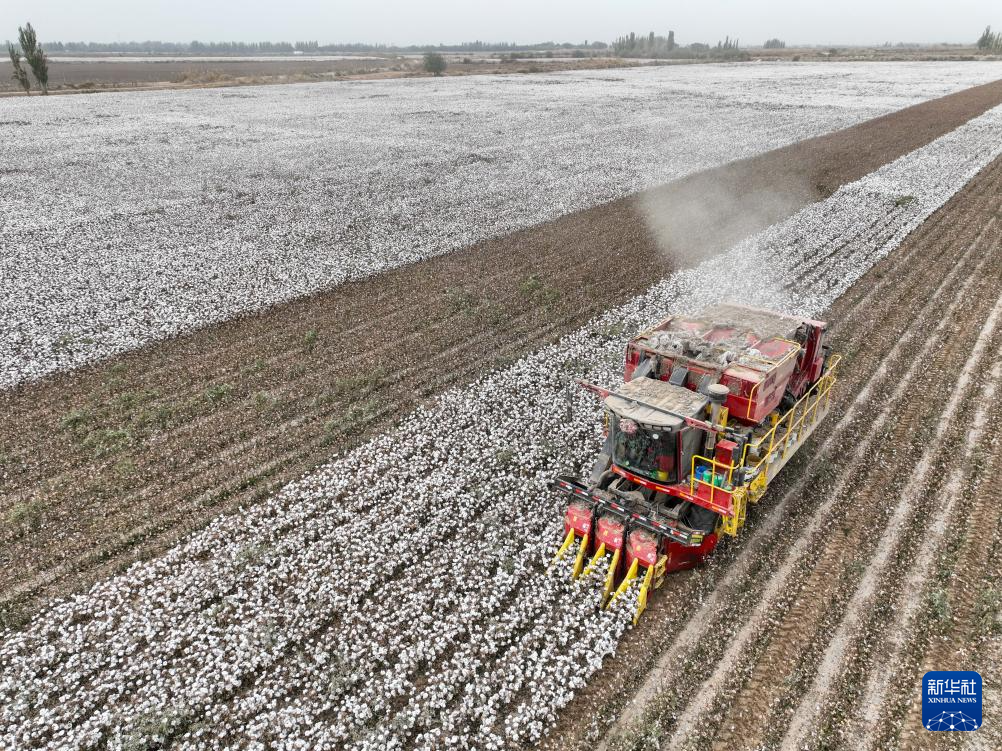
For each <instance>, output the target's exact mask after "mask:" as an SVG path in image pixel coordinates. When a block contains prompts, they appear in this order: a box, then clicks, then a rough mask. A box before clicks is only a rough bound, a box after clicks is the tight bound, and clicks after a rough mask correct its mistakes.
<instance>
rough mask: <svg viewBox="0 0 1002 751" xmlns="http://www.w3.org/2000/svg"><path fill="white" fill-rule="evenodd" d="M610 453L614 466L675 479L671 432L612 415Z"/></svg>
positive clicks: (648, 475)
mask: <svg viewBox="0 0 1002 751" xmlns="http://www.w3.org/2000/svg"><path fill="white" fill-rule="evenodd" d="M612 431H613V456H612V460H613V462H615V463H616V465H617V466H619V467H623V468H624V469H628V470H630V471H631V472H635V473H636V474H638V475H643V476H644V477H649V478H650V479H652V480H658V481H659V482H677V481H678V477H677V472H676V454H677V452H676V448H675V435H676V434H675V433H673V432H672V431H671V429H670V428H652V427H650V426H643V425H639V424H638V423H636V422H634V421H633V420H631V419H630V418H629V417H620V416H619V415H617V414H613V415H612Z"/></svg>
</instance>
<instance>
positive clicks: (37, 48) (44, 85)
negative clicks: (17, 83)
mask: <svg viewBox="0 0 1002 751" xmlns="http://www.w3.org/2000/svg"><path fill="white" fill-rule="evenodd" d="M17 34H18V40H19V41H20V42H21V51H22V52H23V53H24V59H25V60H27V61H28V67H30V68H31V72H32V75H34V76H35V81H37V82H38V86H39V88H40V89H41V90H42V93H43V94H48V93H49V58H47V57H46V56H45V50H43V49H42V45H40V44H39V43H38V36H37V35H36V34H35V29H34V28H32V26H31V24H30V23H28V24H25V25H24V26H21V27H18V30H17ZM16 75H17V74H16V73H15V76H16Z"/></svg>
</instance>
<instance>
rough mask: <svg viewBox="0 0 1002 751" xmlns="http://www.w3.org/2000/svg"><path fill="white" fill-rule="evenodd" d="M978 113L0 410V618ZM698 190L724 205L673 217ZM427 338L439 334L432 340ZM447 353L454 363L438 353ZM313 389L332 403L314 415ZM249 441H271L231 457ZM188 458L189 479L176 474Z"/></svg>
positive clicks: (846, 134) (354, 293)
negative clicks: (660, 220)
mask: <svg viewBox="0 0 1002 751" xmlns="http://www.w3.org/2000/svg"><path fill="white" fill-rule="evenodd" d="M1000 101H1002V83H993V84H988V85H985V86H981V87H976V88H973V89H969V90H967V91H964V92H960V93H958V94H954V95H951V96H948V97H944V98H942V99H938V100H934V101H931V102H927V103H924V104H921V105H917V106H915V107H911V108H908V109H906V110H902V111H900V112H897V113H894V114H892V115H888V116H885V117H881V118H877V119H875V120H872V121H869V122H867V123H863V124H861V125H859V126H856V127H854V128H850V129H847V130H845V131H841V132H838V133H834V134H831V135H829V136H824V137H821V138H815V139H810V140H808V141H804V142H802V143H799V144H794V145H792V146H789V147H786V148H784V149H779V150H777V151H774V152H770V153H769V154H766V155H762V156H759V157H755V158H752V159H748V160H743V161H741V162H736V163H733V164H730V165H726V166H725V167H722V168H719V169H716V170H710V171H708V172H705V173H700V174H698V175H693V176H691V177H689V178H685V179H683V180H680V181H678V182H677V183H673V184H672V185H670V186H667V187H666V188H663V189H658V190H655V191H651V192H649V193H648V194H645V195H643V196H639V197H635V198H632V199H627V200H622V201H616V202H613V203H610V204H607V205H604V206H599V207H596V208H594V209H590V210H587V211H582V212H577V213H575V214H571V215H569V216H566V217H564V218H562V219H559V220H557V221H554V222H550V223H547V224H544V225H541V226H538V227H535V228H531V229H528V230H525V231H522V232H518V233H515V234H513V235H510V236H508V237H505V238H499V239H496V240H491V241H488V242H484V243H480V244H479V245H476V246H473V247H471V248H468V249H465V250H462V251H459V252H456V253H453V254H449V255H445V256H441V257H439V258H435V259H432V260H429V261H426V262H422V263H417V264H413V265H411V266H408V267H406V268H401V269H397V270H395V271H391V272H388V273H385V274H380V275H379V276H377V277H373V278H372V279H368V280H365V281H361V282H356V283H352V284H348V285H344V286H343V287H341V288H338V289H335V290H332V291H330V292H325V293H321V294H317V295H313V296H311V297H309V298H306V299H303V300H298V301H295V302H292V303H289V304H286V305H280V306H276V307H275V308H273V309H270V310H268V311H266V312H264V313H262V314H260V315H254V316H248V317H246V318H241V319H239V320H235V321H230V322H228V323H224V324H221V325H218V326H214V327H211V328H209V329H205V330H203V331H200V332H196V333H195V334H192V335H191V336H186V337H181V338H178V339H176V340H172V341H168V342H163V343H160V344H156V345H154V346H151V347H149V348H147V349H144V350H141V351H137V352H134V353H130V354H128V355H124V356H121V357H117V358H114V359H112V360H109V361H107V362H104V363H100V364H96V365H93V366H88V367H86V368H82V369H80V370H78V371H74V372H70V373H64V374H60V375H57V376H54V377H52V378H49V379H46V380H44V381H42V382H39V383H35V384H30V385H25V386H23V387H19V388H17V389H14V390H12V391H8V392H4V393H3V394H0V409H2V411H3V413H4V414H5V416H6V417H7V419H5V420H4V421H3V424H2V426H0V462H2V466H0V496H2V497H3V498H4V501H3V502H0V505H2V508H0V511H3V512H4V513H5V514H6V513H9V512H10V511H11V509H12V508H13V507H14V506H15V505H16V506H18V508H19V509H20V510H27V511H28V513H29V516H30V517H31V518H32V519H33V520H34V521H33V522H32V524H31V525H30V526H31V529H27V530H24V529H18V530H13V531H11V530H10V529H9V528H8V530H7V531H6V532H4V533H3V547H2V552H0V572H2V573H0V602H3V603H4V605H3V608H4V609H5V613H6V615H4V620H5V621H6V622H8V623H11V624H16V623H17V622H19V621H21V620H23V618H25V617H26V616H27V615H28V614H30V613H31V612H33V611H34V609H35V608H37V606H38V605H39V604H40V603H41V602H43V601H44V600H45V599H46V598H48V597H49V596H52V595H58V594H61V593H66V592H71V591H74V590H77V589H79V588H81V587H84V586H87V585H88V584H89V583H91V582H93V581H95V580H96V579H97V578H99V577H100V576H103V575H105V574H106V573H107V572H108V571H110V570H114V569H115V568H118V567H122V566H124V565H126V564H127V563H129V562H131V561H132V560H134V559H135V558H137V557H139V556H147V555H151V554H154V553H156V552H158V551H160V550H163V549H164V548H165V547H166V546H167V545H169V544H171V543H173V542H174V541H175V540H177V539H178V537H179V536H181V535H182V534H183V533H184V532H185V531H187V530H191V529H195V528H197V527H198V526H199V525H200V524H202V523H204V522H205V521H206V520H208V519H209V518H211V517H213V516H215V515H216V514H218V513H219V512H227V511H231V510H234V509H237V508H239V507H240V506H241V505H246V504H248V503H252V502H254V501H255V500H256V499H257V498H260V497H261V496H262V495H264V494H266V493H267V492H268V491H269V490H271V489H273V488H275V487H277V486H279V485H281V484H283V483H285V482H288V481H289V480H292V479H294V478H296V477H297V476H299V475H301V474H302V473H303V472H305V471H307V470H309V469H311V468H312V467H314V466H316V465H317V464H319V463H321V462H322V461H323V460H324V459H325V458H327V457H329V456H331V455H333V454H335V453H336V452H338V451H341V450H343V449H345V448H346V447H349V446H352V445H355V444H357V442H358V441H359V440H361V439H363V438H365V437H367V436H370V435H373V434H374V433H377V432H381V431H382V430H384V429H385V428H386V427H387V426H388V425H389V424H391V423H392V422H393V421H394V420H396V419H398V418H399V416H401V415H402V414H404V413H406V412H407V411H408V410H409V409H411V408H413V407H414V406H415V405H417V404H419V403H420V402H421V401H422V400H423V399H425V398H427V397H428V396H429V395H431V394H432V393H436V392H437V391H438V390H439V389H441V388H443V387H445V386H448V385H453V384H460V383H463V382H466V381H468V380H470V379H471V378H473V377H475V376H476V375H478V374H479V373H481V372H483V370H484V369H485V367H487V368H489V367H492V366H493V365H494V364H495V363H496V357H497V355H498V352H499V351H501V350H504V351H506V352H508V353H509V354H510V356H517V355H519V354H522V353H524V352H526V351H528V350H530V349H531V348H532V347H535V346H538V345H539V344H540V343H542V342H545V341H551V340H552V339H553V338H555V337H556V336H558V335H559V334H561V333H564V332H566V331H568V330H572V329H573V328H575V327H577V326H580V325H581V324H582V323H583V322H584V321H586V320H587V319H588V318H590V317H592V316H593V315H595V314H596V313H598V312H600V311H602V310H605V309H607V308H609V307H612V306H613V305H616V304H617V303H620V302H622V301H624V300H625V299H627V298H629V297H631V296H633V295H635V294H637V293H638V292H640V291H642V290H643V289H646V288H647V287H648V286H649V285H650V284H652V283H653V282H655V281H656V280H657V279H659V278H661V277H662V276H663V275H664V273H666V271H668V270H670V269H672V268H674V267H677V266H678V265H680V264H681V265H685V264H687V263H690V262H692V261H694V260H698V259H701V258H703V257H705V256H707V255H708V254H712V253H714V252H717V251H719V250H720V249H723V248H726V247H729V246H730V245H731V244H733V243H734V242H735V241H736V240H738V239H740V238H741V237H744V236H746V235H747V234H749V233H751V232H753V231H756V230H758V229H762V228H764V227H765V226H768V225H769V224H771V223H773V222H775V221H777V220H778V219H781V218H783V217H785V216H787V215H789V214H791V213H792V212H793V211H795V210H797V209H799V208H800V207H802V206H803V205H804V204H805V203H807V202H809V201H813V200H817V199H819V198H823V197H826V196H827V195H829V194H830V193H831V192H833V191H834V190H835V189H836V188H837V187H839V186H840V185H842V184H844V183H845V182H847V181H850V180H853V179H856V178H858V177H861V176H862V175H864V174H866V173H868V172H871V171H873V170H874V169H875V168H876V167H879V166H880V165H882V164H884V163H886V162H888V161H890V160H891V159H894V158H896V157H897V156H900V155H901V154H903V153H907V152H909V151H912V150H914V149H915V148H917V147H919V146H921V145H923V144H925V143H928V142H929V141H930V140H932V139H933V138H935V137H937V136H939V135H941V134H942V133H944V132H946V131H948V130H950V129H952V128H954V127H956V126H957V125H959V124H961V123H963V122H965V121H967V120H968V119H970V118H971V117H972V116H975V115H977V114H980V113H981V112H983V111H985V110H986V109H988V108H989V107H991V106H994V105H996V104H998V103H999V102H1000ZM720 185H740V186H741V192H740V194H739V195H734V196H724V197H723V198H722V199H721V200H719V201H715V202H714V203H713V206H712V209H711V211H710V212H709V215H708V214H707V212H706V211H705V210H704V211H702V212H700V214H699V218H698V220H697V219H694V218H692V217H689V218H685V217H686V216H687V212H685V211H684V209H685V208H686V207H687V206H691V205H693V204H694V203H700V202H701V196H704V195H706V192H707V190H709V189H711V188H712V189H716V192H719V186H720ZM715 194H716V193H715ZM767 199H768V200H767ZM652 209H653V210H654V211H653V213H655V214H657V215H659V216H665V217H671V218H672V221H673V222H674V224H673V225H672V226H670V227H664V226H659V227H658V228H657V229H658V230H670V234H671V237H672V238H673V239H672V242H671V244H670V246H669V247H667V248H664V247H662V246H661V245H660V243H659V240H658V237H656V236H655V233H654V232H652V231H651V230H650V229H649V227H648V222H647V219H648V218H649V217H650V215H651V212H652ZM689 213H691V212H689ZM484 280H489V282H487V283H485V281H484ZM470 295H472V298H471V297H470ZM466 308H471V309H472V310H474V311H477V310H484V311H489V313H490V315H489V316H485V315H479V316H478V315H467V314H466V312H465V309H466ZM485 319H486V320H485ZM514 321H520V322H524V324H525V325H524V327H523V326H522V325H517V326H516V327H515V328H514V329H513V328H512V324H513V322H514ZM443 327H445V328H448V329H450V335H449V336H447V337H440V336H436V335H435V332H436V331H442V330H443ZM485 330H486V331H487V332H488V335H487V336H484V335H483V333H484V331H485ZM400 341H411V342H414V345H413V351H412V350H411V349H404V350H400V349H398V348H397V347H396V346H395V343H397V342H400ZM457 343H458V347H459V350H458V352H459V355H461V356H456V350H455V349H453V350H451V352H452V354H453V356H452V357H451V358H449V357H445V356H444V353H446V352H448V351H450V347H452V348H455V347H456V346H457ZM464 343H465V344H466V346H465V350H464ZM444 363H448V365H447V366H446V365H445V364H444ZM443 370H444V371H447V373H448V377H446V378H442V377H441V376H442V371H443ZM401 373H406V375H405V376H401V375H400V374H401ZM332 384H339V387H340V388H341V389H343V391H344V393H342V394H339V395H338V398H337V399H336V400H334V401H333V402H327V401H326V399H324V398H323V397H325V396H326V395H327V394H328V393H329V392H330V389H331V385H332ZM360 392H364V393H365V394H366V401H367V402H372V403H373V404H379V405H391V406H388V407H387V408H386V409H383V410H380V409H373V410H372V413H371V414H365V415H361V416H358V419H357V420H354V421H352V423H351V430H350V431H347V432H342V433H336V434H335V435H333V436H330V437H329V436H328V435H327V425H326V423H327V422H329V421H330V420H329V419H327V418H329V417H330V416H331V415H334V414H336V413H337V412H338V411H339V410H345V411H346V410H347V409H348V408H349V405H350V404H351V403H352V402H353V401H356V400H357V395H358V394H359V393H360ZM286 403H287V404H288V406H287V409H288V411H287V412H283V411H282V408H283V404H286ZM272 405H274V409H275V411H273V409H272ZM276 414H278V415H281V417H280V419H278V420H276ZM276 423H279V424H281V423H287V425H288V427H287V428H286V430H285V431H284V432H282V431H280V430H277V429H276ZM269 432H271V434H272V436H274V435H275V434H276V433H277V434H279V435H281V437H282V438H286V436H288V440H268V441H259V442H258V444H257V446H256V447H255V448H254V449H252V450H249V451H242V450H241V449H242V448H244V447H246V446H247V445H248V442H250V444H251V445H253V438H252V437H253V436H259V435H268V434H269ZM328 438H329V443H327V445H322V443H323V442H325V441H326V440H327V439H328ZM297 445H299V446H320V448H317V449H315V450H309V451H297V450H295V449H294V446H297ZM199 451H201V452H202V453H199ZM192 456H198V457H199V458H198V459H197V460H196V461H195V462H194V464H199V463H204V467H205V470H206V471H204V472H200V473H197V474H194V475H192V474H191V472H192V466H193V462H191V457H192ZM262 467H264V468H266V469H265V473H267V474H268V476H267V477H266V478H263V479H261V478H260V477H259V476H260V475H261V474H262V471H261V468H262ZM57 478H58V479H57ZM234 478H241V479H240V480H235V479H234ZM191 499H217V502H216V503H214V504H213V503H208V504H206V503H199V504H197V505H194V504H192V503H191ZM177 509H184V511H185V512H184V513H183V514H179V513H177ZM137 517H142V518H144V519H145V521H146V524H145V525H142V526H137V525H136V523H135V520H136V518H137ZM123 541H126V542H125V544H123ZM28 581H35V582H37V583H38V586H25V582H28ZM14 592H20V594H12V593H14Z"/></svg>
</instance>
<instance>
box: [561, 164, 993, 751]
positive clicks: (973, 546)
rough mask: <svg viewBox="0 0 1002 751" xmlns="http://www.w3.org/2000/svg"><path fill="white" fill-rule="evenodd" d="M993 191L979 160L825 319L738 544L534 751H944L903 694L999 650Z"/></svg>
mask: <svg viewBox="0 0 1002 751" xmlns="http://www.w3.org/2000/svg"><path fill="white" fill-rule="evenodd" d="M1000 188H1002V159H997V160H996V161H994V162H993V163H992V165H990V166H989V167H988V168H986V169H985V170H984V171H983V172H982V173H981V174H979V175H978V176H977V177H976V178H975V179H974V180H973V181H972V182H971V183H970V184H968V185H967V186H966V187H965V189H964V190H963V191H961V192H960V193H958V194H957V195H956V196H955V197H954V198H953V199H951V200H950V201H949V202H948V203H947V204H946V205H945V206H944V207H943V208H942V209H940V210H939V211H938V212H936V213H935V214H934V215H933V216H932V217H931V218H930V219H929V220H928V221H927V222H926V223H925V224H924V225H922V227H920V228H919V229H918V230H916V231H915V232H914V233H913V234H912V235H911V236H910V237H909V238H908V239H907V240H906V241H905V242H904V243H903V244H902V246H900V247H899V248H898V249H897V250H896V251H894V252H893V253H892V254H891V255H890V256H889V257H888V258H887V259H885V260H884V261H883V262H881V263H880V264H878V265H877V266H875V267H874V268H873V269H872V270H871V271H870V272H869V273H867V274H866V276H864V277H863V278H862V279H861V280H860V281H859V282H857V283H856V284H855V285H854V286H853V287H852V288H851V289H850V290H849V292H848V293H846V294H845V295H844V296H843V297H841V298H840V299H839V300H838V301H837V302H836V303H835V304H834V305H833V306H832V308H831V309H830V310H828V311H827V312H826V315H825V316H824V317H825V318H827V320H829V321H831V322H832V323H833V337H832V338H833V344H834V346H835V348H836V349H837V350H839V351H841V352H842V353H843V355H844V357H845V359H844V362H843V365H842V369H841V373H840V382H839V384H838V387H837V393H836V398H835V404H834V406H833V410H832V414H831V416H830V417H829V422H828V424H827V425H826V426H825V427H823V428H822V429H821V430H820V431H819V433H818V435H817V436H816V437H815V438H814V439H812V441H811V442H810V443H809V444H808V445H807V446H806V447H805V449H804V451H802V452H801V454H800V455H798V456H797V457H796V459H795V460H794V462H793V463H791V465H790V467H789V468H788V469H787V470H786V471H785V472H784V473H783V474H782V475H781V476H780V477H779V478H778V480H777V482H776V483H775V484H774V485H773V486H772V487H771V488H770V492H769V493H768V494H767V496H766V497H765V499H763V501H762V503H761V505H760V506H759V507H758V508H756V509H754V510H753V511H752V512H751V513H750V514H749V524H748V526H747V527H746V534H745V535H744V537H743V538H739V539H738V540H736V541H735V542H734V543H732V544H730V545H728V546H726V547H724V548H723V549H722V550H721V551H720V555H719V556H718V557H717V558H716V559H714V560H713V561H711V563H710V564H709V565H708V566H706V567H705V568H704V569H702V570H698V571H693V572H689V573H688V574H685V575H680V576H677V577H676V578H675V579H673V580H672V581H671V582H669V584H668V585H667V586H666V587H665V589H664V590H663V591H662V592H661V593H659V597H658V598H656V599H655V601H654V604H653V607H652V608H650V609H649V610H648V612H647V613H646V614H645V616H644V620H643V622H642V623H641V624H640V626H639V628H637V629H636V630H634V631H633V632H631V633H630V634H629V635H628V636H627V637H626V638H625V639H624V640H623V641H622V642H621V645H620V649H619V652H618V653H617V655H616V656H615V658H614V659H612V660H610V661H609V662H607V663H606V665H604V666H603V670H602V678H601V679H600V680H597V681H594V682H593V683H592V684H590V685H589V686H588V687H587V688H585V689H584V690H582V691H581V692H580V693H579V694H578V695H577V696H576V697H575V699H574V700H573V701H572V703H571V704H570V705H569V706H568V707H567V709H566V710H565V712H564V715H563V718H562V720H561V721H560V723H559V724H558V726H557V728H556V729H555V730H554V732H553V733H551V735H550V736H549V739H548V742H547V744H546V745H547V747H548V748H554V749H557V748H559V749H569V748H580V749H585V748H594V747H596V745H599V744H598V743H597V741H600V740H603V741H604V742H602V743H601V745H599V747H602V748H610V749H646V748H713V749H739V748H784V749H799V748H845V749H859V748H874V749H883V748H896V747H902V748H933V747H938V745H937V744H940V743H946V742H947V741H946V739H944V738H943V737H942V736H945V735H951V734H937V733H929V732H927V731H925V730H924V729H923V728H922V727H921V707H920V701H919V696H920V694H919V688H920V686H921V677H922V674H923V673H924V671H926V670H932V669H977V667H978V665H981V664H983V663H984V662H985V661H987V660H988V658H989V656H990V654H991V650H992V648H993V646H994V648H995V649H997V648H998V644H999V641H1000V632H1002V611H1000V603H1002V600H1000V598H999V596H998V595H999V591H1000V590H999V580H998V568H997V567H998V560H999V555H1000V548H1002V544H1000V539H999V534H998V531H999V524H1000V519H1002V511H1000V508H999V504H998V502H997V493H994V492H993V484H992V483H991V482H990V481H989V480H988V478H990V477H993V476H994V475H992V474H991V473H992V471H993V470H994V469H996V468H998V467H999V466H1000V462H1002V446H1000V445H999V443H998V441H997V438H996V436H995V434H994V433H995V431H994V429H993V428H992V427H991V426H993V425H996V424H997V421H998V419H999V418H1000V411H1002V403H1000V402H999V400H997V399H994V398H992V395H993V394H994V393H995V391H989V392H988V394H987V397H986V393H985V389H991V388H993V387H991V386H990V384H991V383H992V379H993V378H996V377H997V376H999V375H1000V372H999V371H1000V368H999V367H998V365H999V352H1000V351H1002V325H999V324H1000V322H1002V298H1000V289H999V281H998V280H999V279H1002V221H1000V217H1002V215H1000V209H1002V197H1000V196H1002V193H1000ZM992 373H994V375H992ZM996 385H997V384H996ZM978 424H981V425H982V426H983V429H982V431H981V432H980V433H977V432H976V431H975V432H972V426H974V425H978ZM984 426H987V429H984ZM972 436H973V437H972ZM832 459H837V461H831V460H832ZM940 525H943V526H944V527H945V528H940ZM926 548H929V550H926ZM926 559H927V560H928V562H929V563H930V565H929V566H928V568H922V567H921V566H922V562H923V561H925V560H926ZM933 562H934V565H932V563H933ZM993 567H994V568H993ZM909 609H911V610H912V611H913V612H912V613H911V615H910V616H909V617H906V615H905V614H906V613H907V612H908V611H909ZM899 621H900V622H899ZM984 674H985V675H986V685H993V684H994V683H995V682H997V676H992V675H991V674H988V673H984ZM884 679H886V681H887V686H886V690H885V691H878V692H875V693H874V696H871V697H869V699H868V701H870V702H874V703H875V706H872V707H869V706H867V701H864V697H865V696H866V694H867V691H866V689H867V686H868V685H869V684H880V683H881V682H882V681H883V680H884ZM996 690H997V689H996ZM864 710H866V711H867V712H868V713H869V714H870V715H871V716H872V718H873V719H874V720H875V721H874V722H869V723H868V722H865V721H864V720H863V714H864ZM979 732H980V733H981V734H982V737H981V738H978V739H977V740H978V741H979V742H984V743H985V744H986V745H985V746H984V747H986V748H988V747H992V748H997V747H999V743H1000V742H1002V736H999V735H998V731H997V729H991V728H989V725H988V724H986V725H985V727H984V728H983V729H982V730H981V731H979ZM986 734H987V737H984V736H985V735H986ZM961 735H964V734H961ZM953 740H954V741H956V744H959V743H960V740H958V739H953Z"/></svg>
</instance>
